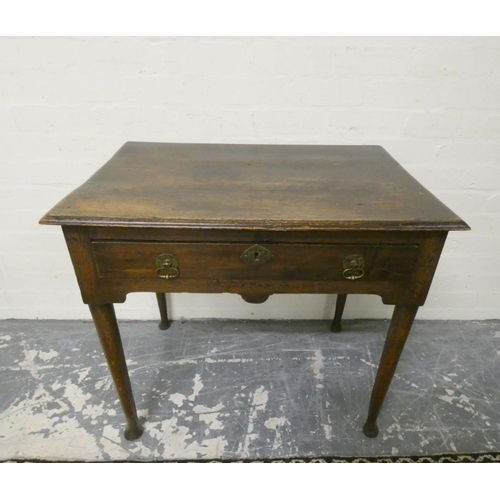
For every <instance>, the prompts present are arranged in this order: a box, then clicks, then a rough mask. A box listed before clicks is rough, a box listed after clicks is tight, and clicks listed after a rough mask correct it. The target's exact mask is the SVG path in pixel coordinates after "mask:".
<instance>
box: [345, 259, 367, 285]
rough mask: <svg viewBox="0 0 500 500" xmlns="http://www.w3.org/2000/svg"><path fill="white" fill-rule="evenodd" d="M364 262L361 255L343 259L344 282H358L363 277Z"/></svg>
mask: <svg viewBox="0 0 500 500" xmlns="http://www.w3.org/2000/svg"><path fill="white" fill-rule="evenodd" d="M364 267H365V261H364V260H363V257H361V255H349V257H346V258H345V259H344V272H343V273H342V275H343V276H344V278H345V279H346V280H359V279H360V278H362V277H363V276H364V275H365V270H364Z"/></svg>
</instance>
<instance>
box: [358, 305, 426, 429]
mask: <svg viewBox="0 0 500 500" xmlns="http://www.w3.org/2000/svg"><path fill="white" fill-rule="evenodd" d="M417 311H418V306H396V307H395V308H394V313H393V314H392V319H391V324H390V325H389V331H388V332H387V338H386V340H385V344H384V350H383V351H382V357H381V359H380V364H379V367H378V370H377V376H376V377H375V383H374V385H373V391H372V396H371V399H370V407H369V409H368V417H367V419H366V423H365V425H364V426H363V432H364V434H365V436H367V437H369V438H374V437H377V435H378V427H377V417H378V414H379V412H380V408H381V407H382V403H383V402H384V398H385V395H386V393H387V390H388V389H389V385H390V383H391V380H392V377H393V375H394V372H395V371H396V366H397V365H398V361H399V357H400V356H401V352H402V351H403V347H404V345H405V342H406V339H407V337H408V334H409V333H410V329H411V325H412V324H413V320H414V319H415V315H416V314H417Z"/></svg>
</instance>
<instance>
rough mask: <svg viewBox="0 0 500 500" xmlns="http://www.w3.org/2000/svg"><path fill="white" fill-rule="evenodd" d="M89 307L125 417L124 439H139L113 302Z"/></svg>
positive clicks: (139, 434)
mask: <svg viewBox="0 0 500 500" xmlns="http://www.w3.org/2000/svg"><path fill="white" fill-rule="evenodd" d="M89 308H90V312H91V313H92V318H93V319H94V324H95V327H96V330H97V334H98V335H99V340H100V341H101V346H102V350H103V351H104V355H105V356H106V361H107V362H108V366H109V370H110V372H111V376H112V377H113V382H114V383H115V387H116V390H117V392H118V397H119V398H120V402H121V404H122V408H123V412H124V413H125V418H126V419H127V428H126V429H125V439H127V440H129V441H133V440H135V439H139V438H140V437H141V435H142V432H143V429H142V427H141V425H140V424H139V419H138V418H137V411H136V408H135V402H134V395H133V394H132V387H131V385H130V378H129V375H128V370H127V364H126V362H125V355H124V354H123V346H122V340H121V337H120V331H119V329H118V324H117V322H116V316H115V309H114V307H113V304H103V305H92V304H90V305H89Z"/></svg>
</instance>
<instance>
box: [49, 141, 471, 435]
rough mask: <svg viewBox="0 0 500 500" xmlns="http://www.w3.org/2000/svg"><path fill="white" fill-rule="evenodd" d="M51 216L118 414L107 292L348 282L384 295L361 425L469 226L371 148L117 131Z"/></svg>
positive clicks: (115, 299)
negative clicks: (381, 337) (449, 244)
mask: <svg viewBox="0 0 500 500" xmlns="http://www.w3.org/2000/svg"><path fill="white" fill-rule="evenodd" d="M40 223H41V224H51V225H60V226H62V229H63V233H64V237H65V239H66V243H67V246H68V251H69V254H70V257H71V260H72V263H73V267H74V270H75V274H76V278H77V281H78V284H79V287H80V292H81V295H82V299H83V302H84V303H85V304H88V306H89V308H90V311H91V314H92V318H93V320H94V324H95V327H96V331H97V334H98V337H99V340H100V342H101V346H102V348H103V352H104V355H105V357H106V360H107V362H108V366H109V369H110V372H111V375H112V378H113V381H114V383H115V387H116V390H117V392H118V396H119V398H120V402H121V405H122V409H123V412H124V415H125V418H126V420H127V428H126V430H125V438H126V439H129V440H134V439H138V438H139V437H140V436H141V434H142V432H143V428H142V425H141V423H140V422H139V420H138V417H137V411H136V407H135V401H134V398H133V393H132V386H131V382H130V378H129V374H128V370H127V365H126V362H125V355H124V352H123V346H122V343H121V338H120V332H119V328H118V323H117V321H116V316H115V312H114V305H113V304H114V303H120V302H124V301H125V300H126V296H127V294H129V293H135V292H152V293H156V296H157V300H158V306H159V310H160V317H161V322H160V325H159V328H160V329H162V330H166V329H167V328H168V326H169V320H168V313H167V304H166V300H165V294H166V293H178V292H187V293H223V292H228V293H236V294H239V295H241V297H242V298H243V299H244V300H245V301H247V302H250V303H261V302H264V301H265V300H267V298H268V297H269V296H270V295H272V294H278V293H284V294H291V293H300V294H301V293H314V294H320V293H321V294H336V295H337V302H336V307H335V313H334V318H333V321H332V323H331V327H330V330H331V331H332V332H339V331H341V329H342V327H341V318H342V313H343V310H344V306H345V303H346V298H347V295H348V294H375V295H379V296H380V297H381V298H382V301H383V303H384V304H388V305H394V306H395V307H394V312H393V315H392V320H391V323H390V326H389V329H388V333H387V337H386V340H385V345H384V349H383V352H382V356H381V359H380V363H379V367H378V370H377V375H376V378H375V383H374V386H373V391H372V396H371V399H370V403H369V408H368V416H367V420H366V423H365V425H364V427H363V432H364V434H365V435H366V436H368V437H371V438H373V437H376V436H377V434H378V432H379V431H378V426H377V418H378V415H379V412H380V409H381V407H382V403H383V401H384V398H385V395H386V393H387V390H388V388H389V385H390V383H391V380H392V377H393V375H394V372H395V370H396V367H397V364H398V361H399V357H400V355H401V352H402V350H403V347H404V344H405V341H406V339H407V337H408V334H409V332H410V329H411V326H412V323H413V320H414V318H415V315H416V314H417V310H418V308H419V307H420V306H422V305H424V303H425V300H426V298H427V295H428V292H429V289H430V286H431V283H432V280H433V277H434V273H435V271H436V268H437V265H438V262H439V259H440V256H441V251H442V249H443V246H444V244H445V241H446V237H447V234H448V231H457V230H460V231H463V230H469V229H470V228H469V226H468V225H467V224H466V223H465V222H464V221H463V220H462V219H461V218H460V217H458V216H457V215H456V214H455V213H454V212H452V211H451V210H450V209H449V208H448V207H446V206H445V205H444V204H443V203H442V202H441V201H439V200H438V199H437V198H436V197H435V196H434V195H433V194H431V193H430V192H429V191H428V190H427V189H426V188H425V187H423V186H422V185H421V184H420V183H419V182H418V181H417V180H416V179H414V178H413V177H412V176H411V175H410V174H409V173H408V172H406V170H405V169H404V168H403V167H402V166H401V165H400V164H399V163H398V162H397V161H396V160H395V159H394V158H392V156H390V155H389V153H387V151H385V149H384V148H382V147H381V146H348V145H345V146H328V145H254V144H178V143H149V142H127V143H125V144H124V145H123V146H122V147H121V148H120V149H119V151H118V152H117V153H116V154H115V155H114V156H113V157H112V158H111V159H110V160H109V161H108V162H107V163H106V164H105V165H104V166H103V167H101V168H100V169H99V170H98V171H97V172H96V173H95V174H94V175H93V176H92V177H90V178H89V179H88V180H87V181H86V182H85V183H83V184H82V185H81V186H80V187H79V188H77V189H75V190H74V191H73V192H71V193H70V194H69V195H68V196H66V197H65V198H64V199H63V200H61V201H60V202H59V203H58V204H57V205H56V206H55V207H54V208H52V209H51V210H50V211H49V212H48V213H47V214H46V215H45V216H44V217H43V218H42V219H41V220H40Z"/></svg>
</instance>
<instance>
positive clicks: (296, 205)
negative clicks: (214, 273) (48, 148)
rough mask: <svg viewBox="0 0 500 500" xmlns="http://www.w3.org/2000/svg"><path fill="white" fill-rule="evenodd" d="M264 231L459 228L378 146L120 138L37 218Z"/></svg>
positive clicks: (461, 226)
mask: <svg viewBox="0 0 500 500" xmlns="http://www.w3.org/2000/svg"><path fill="white" fill-rule="evenodd" d="M40 222H41V223H42V224H57V225H100V226H132V227H135V226H138V227H141V226H147V227H186V228H187V227H194V228H232V229H268V230H292V229H293V230H307V229H320V230H333V229H356V230H365V229H383V230H394V229H395V230H398V229H403V230H465V229H469V227H468V226H467V224H466V223H465V222H464V221H463V220H462V219H460V217H458V216H457V215H456V214H454V213H453V212H452V211H451V210H450V209H448V208H447V207H446V206H445V205H443V204H442V203H441V202H440V201H439V200H438V199H437V198H436V197H435V196H434V195H432V194H431V193H430V192H429V191H428V190H427V189H425V188H424V187H423V186H422V185H421V184H420V183H419V182H417V181H416V180H415V179H414V178H413V177H412V176H411V175H410V174H409V173H408V172H406V171H405V170H404V169H403V168H402V167H401V165H399V163H397V162H396V161H395V160H394V159H393V158H392V157H391V156H390V155H389V154H388V153H387V152H386V151H385V150H384V149H383V148H382V147H380V146H316V145H313V146H299V145H278V146H276V145H234V144H165V143H147V142H127V143H126V144H124V145H123V146H122V147H121V148H120V150H119V151H118V152H117V153H116V154H115V155H114V156H113V157H112V158H111V159H110V160H109V161H108V162H107V163H106V164H105V165H104V166H103V167H102V168H101V169H99V170H98V171H97V172H96V173H95V174H94V175H93V176H92V177H91V178H90V179H89V180H88V181H87V182H85V183H84V184H83V185H81V186H80V187H79V188H78V189H76V190H75V191H73V192H72V193H71V194H70V195H69V196H67V197H66V198H64V199H63V200H62V201H61V202H60V203H58V204H57V205H56V206H55V207H54V208H53V209H52V210H50V211H49V212H48V213H47V214H46V215H45V216H44V217H43V218H42V220H41V221H40Z"/></svg>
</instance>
